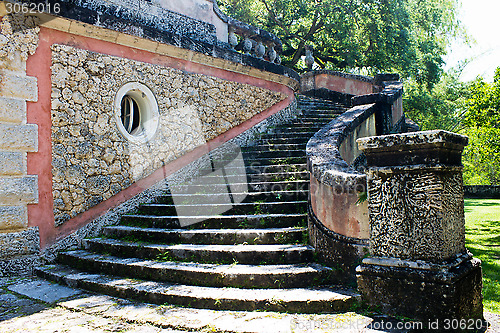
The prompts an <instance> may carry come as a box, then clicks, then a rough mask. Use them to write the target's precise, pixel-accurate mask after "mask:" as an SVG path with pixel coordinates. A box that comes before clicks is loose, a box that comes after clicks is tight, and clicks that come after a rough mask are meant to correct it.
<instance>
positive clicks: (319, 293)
mask: <svg viewBox="0 0 500 333" xmlns="http://www.w3.org/2000/svg"><path fill="white" fill-rule="evenodd" d="M37 270H38V271H42V272H45V273H48V274H50V275H53V276H58V277H59V278H61V279H63V280H66V281H68V280H86V281H89V282H94V283H99V284H108V285H110V286H114V287H117V288H134V289H137V290H141V291H151V292H157V293H162V294H172V295H177V296H188V297H195V298H201V299H203V298H213V299H219V300H220V299H222V298H225V299H241V300H250V301H263V300H281V301H285V302H292V301H293V302H311V301H329V300H349V299H352V298H355V299H359V297H360V295H359V294H358V293H356V292H354V291H352V290H349V289H346V288H342V287H331V286H328V287H324V286H321V287H310V288H287V289H279V288H277V289H267V288H265V289H244V288H227V287H224V288H219V287H204V286H192V285H183V284H175V283H168V282H154V281H142V280H137V279H127V278H122V277H115V276H110V275H105V274H99V273H87V272H84V271H81V270H78V269H74V268H67V267H65V266H62V265H46V266H43V267H40V268H38V269H37Z"/></svg>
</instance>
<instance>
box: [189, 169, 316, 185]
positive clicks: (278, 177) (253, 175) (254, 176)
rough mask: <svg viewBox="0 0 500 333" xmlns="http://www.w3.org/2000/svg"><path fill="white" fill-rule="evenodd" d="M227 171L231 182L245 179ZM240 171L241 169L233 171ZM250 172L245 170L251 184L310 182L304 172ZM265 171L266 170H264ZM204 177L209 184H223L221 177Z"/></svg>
mask: <svg viewBox="0 0 500 333" xmlns="http://www.w3.org/2000/svg"><path fill="white" fill-rule="evenodd" d="M225 170H226V171H229V173H228V174H229V175H228V176H226V177H227V178H228V179H229V180H232V179H235V178H238V179H239V177H243V175H237V173H236V172H234V173H231V171H232V170H230V169H225ZM233 170H237V171H240V170H239V169H233ZM248 171H250V170H247V169H246V170H245V172H246V178H247V181H248V182H249V183H257V182H269V181H283V180H309V172H308V171H306V170H304V171H298V172H297V171H291V172H288V171H282V172H269V173H263V172H258V171H257V170H252V171H254V172H248ZM264 171H265V170H264ZM200 177H203V179H204V180H205V179H206V181H207V183H213V184H216V183H217V182H218V183H221V181H222V180H221V178H223V177H221V176H220V175H211V174H207V175H203V176H200ZM200 177H197V178H195V179H197V180H198V179H199V178H200Z"/></svg>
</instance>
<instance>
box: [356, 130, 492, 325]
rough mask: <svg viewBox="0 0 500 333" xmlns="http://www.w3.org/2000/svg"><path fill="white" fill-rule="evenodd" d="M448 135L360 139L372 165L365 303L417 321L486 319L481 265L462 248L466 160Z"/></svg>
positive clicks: (362, 272)
mask: <svg viewBox="0 0 500 333" xmlns="http://www.w3.org/2000/svg"><path fill="white" fill-rule="evenodd" d="M467 141H468V140H467V137H464V136H461V135H457V134H454V133H451V132H446V131H428V132H415V133H407V134H395V135H385V136H379V137H369V138H362V139H358V144H359V148H360V149H361V150H362V151H363V152H364V154H365V155H366V159H367V163H368V167H369V170H368V207H369V214H370V225H371V232H370V257H369V258H366V259H364V260H363V263H362V265H360V266H358V268H357V279H358V287H359V289H360V291H361V292H362V294H363V296H364V298H365V300H366V301H367V302H368V304H372V305H375V304H376V305H381V306H382V308H383V309H384V310H385V311H386V312H389V313H392V314H404V315H405V316H408V317H412V318H414V319H420V320H427V319H436V318H437V319H463V318H482V296H481V266H480V261H479V260H477V259H473V258H472V256H471V255H470V253H469V252H468V251H467V250H466V248H465V220H464V203H463V182H462V166H461V153H462V151H463V148H464V146H466V145H467Z"/></svg>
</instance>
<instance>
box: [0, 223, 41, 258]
mask: <svg viewBox="0 0 500 333" xmlns="http://www.w3.org/2000/svg"><path fill="white" fill-rule="evenodd" d="M39 253H40V233H39V230H38V227H34V228H29V229H27V230H23V231H19V232H9V233H0V259H10V258H15V257H18V256H26V255H38V254H39Z"/></svg>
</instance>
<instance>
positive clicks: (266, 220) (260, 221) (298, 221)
mask: <svg viewBox="0 0 500 333" xmlns="http://www.w3.org/2000/svg"><path fill="white" fill-rule="evenodd" d="M122 224H124V225H130V226H142V227H147V228H172V229H178V228H180V227H181V224H182V225H189V226H191V227H196V228H204V229H206V228H210V229H218V228H223V229H229V228H230V229H233V228H286V227H302V226H305V225H306V218H305V216H304V217H295V216H293V217H279V218H278V217H262V218H253V217H245V218H243V217H239V218H226V219H222V218H217V217H215V218H211V219H208V220H204V221H200V219H194V218H193V219H181V220H180V221H179V219H178V218H161V217H159V218H151V217H140V216H127V215H125V216H123V217H122Z"/></svg>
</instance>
